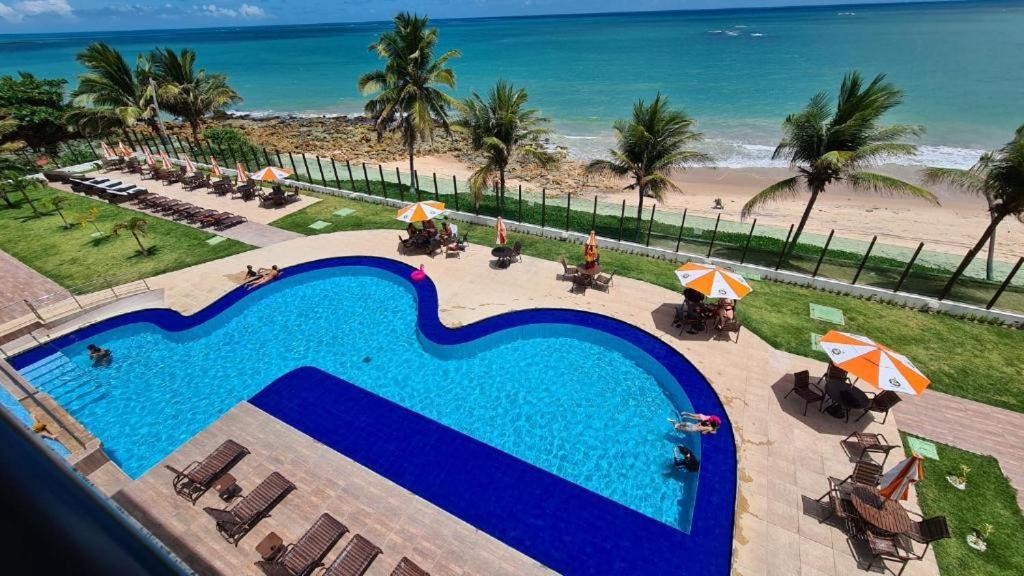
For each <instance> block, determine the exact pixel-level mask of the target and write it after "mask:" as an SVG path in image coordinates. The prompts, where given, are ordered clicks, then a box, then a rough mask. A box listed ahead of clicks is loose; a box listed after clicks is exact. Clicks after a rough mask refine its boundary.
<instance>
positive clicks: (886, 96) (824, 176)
mask: <svg viewBox="0 0 1024 576" xmlns="http://www.w3.org/2000/svg"><path fill="white" fill-rule="evenodd" d="M902 100H903V92H902V91H901V90H899V89H897V88H896V87H895V86H893V85H892V84H890V83H888V82H886V81H885V74H879V75H878V76H875V79H874V80H872V81H871V83H870V84H868V85H867V86H864V82H863V80H862V79H861V76H860V73H859V72H851V73H849V74H847V75H846V76H845V77H843V83H842V86H841V87H840V88H839V98H838V100H837V102H836V107H835V109H834V110H833V109H832V105H831V104H830V103H829V95H828V93H826V92H819V93H817V94H815V95H814V97H813V98H811V101H810V102H809V103H808V104H807V107H806V108H804V109H803V110H802V111H801V112H798V113H796V114H790V115H789V116H787V117H786V120H785V121H784V122H783V123H782V131H783V133H784V135H783V138H782V141H781V142H779V145H778V146H777V147H776V148H775V152H774V153H773V154H772V159H778V158H783V157H787V156H788V157H789V162H790V164H791V165H792V166H794V167H796V170H797V172H798V173H797V175H796V176H793V177H790V178H786V179H785V180H782V181H780V182H776V183H775V184H772V185H771V186H769V187H767V188H765V189H764V190H762V191H760V192H758V193H757V195H755V196H754V197H753V198H751V199H750V200H748V201H747V203H746V204H744V205H743V211H742V213H741V214H742V216H743V217H744V218H745V217H747V216H749V215H750V214H751V213H752V212H754V211H755V210H757V208H759V207H761V206H763V205H765V204H769V203H772V202H778V201H780V200H785V199H789V198H792V197H794V196H796V195H798V194H799V193H800V191H801V189H803V188H806V190H807V191H809V192H810V193H811V199H810V200H808V202H807V206H806V207H805V208H804V213H803V216H801V217H800V223H799V224H798V225H797V227H796V232H795V233H794V235H793V237H792V239H791V240H790V244H789V248H788V250H787V252H792V251H793V247H795V246H796V243H797V241H798V240H799V239H800V235H801V234H802V233H803V231H804V226H806V225H807V219H808V218H809V217H810V215H811V210H812V209H813V208H814V203H815V202H816V201H817V200H818V196H820V195H821V194H822V192H824V191H825V189H826V188H827V187H828V186H829V185H831V184H834V183H837V182H846V183H847V184H849V185H850V186H852V187H853V188H856V189H859V190H866V191H871V192H876V193H882V194H898V195H902V196H914V197H917V198H922V199H924V200H927V201H929V202H932V203H934V204H938V203H939V201H938V199H937V198H935V196H934V195H932V193H931V192H929V191H927V190H925V189H923V188H919V187H917V186H914V185H913V184H909V183H907V182H904V181H902V180H899V179H897V178H892V177H890V176H885V175H883V174H877V173H874V172H866V171H864V168H866V167H868V166H870V165H871V164H872V163H874V162H876V161H879V160H884V159H893V158H896V157H899V156H907V155H913V154H915V153H916V151H917V147H916V146H914V145H913V144H905V143H901V142H900V140H903V139H904V138H907V137H909V136H917V135H919V134H921V133H922V132H923V129H922V128H920V127H918V126H909V125H902V124H894V125H890V126H883V125H881V124H880V123H879V120H880V119H881V117H882V115H884V114H885V113H886V112H888V111H889V110H892V109H893V108H894V107H896V106H897V105H899V104H900V102H901V101H902Z"/></svg>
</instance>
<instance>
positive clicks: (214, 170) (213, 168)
mask: <svg viewBox="0 0 1024 576" xmlns="http://www.w3.org/2000/svg"><path fill="white" fill-rule="evenodd" d="M210 175H211V176H214V177H215V178H220V177H221V176H223V175H224V173H223V172H221V171H220V164H217V159H216V158H214V157H213V156H210Z"/></svg>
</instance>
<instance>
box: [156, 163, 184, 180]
mask: <svg viewBox="0 0 1024 576" xmlns="http://www.w3.org/2000/svg"><path fill="white" fill-rule="evenodd" d="M184 177H185V169H184V168H182V167H178V168H177V169H174V168H171V169H170V170H167V171H166V172H164V174H163V177H162V178H160V179H161V180H163V182H164V184H174V183H175V182H181V179H182V178H184Z"/></svg>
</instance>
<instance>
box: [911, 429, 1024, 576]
mask: <svg viewBox="0 0 1024 576" xmlns="http://www.w3.org/2000/svg"><path fill="white" fill-rule="evenodd" d="M903 440H904V445H905V444H906V435H905V434H904V435H903ZM936 447H937V448H938V453H939V460H929V459H925V461H924V480H922V481H921V482H919V483H918V484H917V494H918V499H919V500H920V503H921V509H922V511H923V512H924V515H925V517H931V516H945V517H946V521H947V522H948V524H949V531H950V534H951V535H952V538H949V539H946V540H942V541H939V542H936V543H935V544H933V545H932V548H933V549H934V550H935V556H936V558H937V559H938V561H939V569H940V571H941V572H942V574H944V575H948V576H954V575H957V576H958V575H961V574H964V575H967V574H970V575H971V576H983V575H988V576H1014V575H1020V574H1024V538H1022V537H1021V534H1024V515H1022V514H1021V510H1020V508H1019V507H1018V506H1017V497H1016V491H1015V490H1014V489H1013V487H1012V486H1010V482H1009V480H1007V479H1006V477H1005V476H1003V472H1002V470H1000V469H999V463H998V462H996V460H995V458H992V457H990V456H980V455H978V454H974V453H972V452H966V451H964V450H959V449H957V448H953V447H952V446H946V445H944V444H936ZM961 464H965V465H967V466H969V467H970V468H971V472H970V473H969V474H968V475H967V489H966V490H963V491H960V490H957V489H956V488H954V487H953V486H952V485H950V483H949V482H947V481H946V476H948V475H951V474H956V473H958V472H959V471H960V465H961ZM986 523H987V524H991V525H992V526H993V527H994V528H995V530H994V532H993V533H992V535H991V536H990V537H989V538H988V550H987V551H985V552H978V551H976V550H974V549H973V548H971V547H970V546H968V545H967V542H966V541H965V540H964V539H965V538H966V537H967V535H968V534H970V533H971V532H973V531H974V529H976V528H980V527H981V526H982V525H983V524H986Z"/></svg>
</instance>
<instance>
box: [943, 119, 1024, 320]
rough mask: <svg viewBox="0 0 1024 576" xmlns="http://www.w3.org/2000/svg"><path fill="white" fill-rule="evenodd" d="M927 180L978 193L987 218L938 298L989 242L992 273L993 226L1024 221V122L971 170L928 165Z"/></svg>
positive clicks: (949, 287) (945, 292) (994, 227)
mask: <svg viewBox="0 0 1024 576" xmlns="http://www.w3.org/2000/svg"><path fill="white" fill-rule="evenodd" d="M924 177H925V180H926V181H930V182H942V183H946V184H950V185H952V186H955V187H957V188H960V189H963V190H968V191H971V192H976V193H980V194H982V195H984V196H985V199H986V200H988V208H989V215H990V217H991V218H990V220H989V224H988V227H986V228H985V231H984V232H983V233H982V235H981V238H979V239H978V242H977V243H975V245H974V246H973V247H971V249H970V250H969V251H968V252H967V255H966V256H964V259H963V260H962V261H961V262H960V265H959V266H958V267H957V269H956V271H954V272H953V275H952V276H950V278H949V280H948V281H947V282H946V285H945V286H944V287H943V288H942V293H941V294H940V295H939V299H940V300H941V299H943V298H945V297H946V296H948V295H949V293H950V291H951V290H952V289H953V286H954V285H956V282H957V280H959V279H960V276H962V275H963V273H964V271H965V270H966V269H967V266H969V265H970V264H971V262H973V261H974V258H975V257H977V255H978V252H980V251H981V249H982V248H983V247H984V246H985V243H986V242H989V250H990V260H989V269H988V271H987V272H988V275H989V276H990V277H991V274H992V270H991V251H992V250H993V248H992V246H993V245H994V243H995V232H996V228H998V227H999V223H1000V222H1002V221H1003V220H1004V219H1005V218H1007V217H1008V216H1014V217H1016V218H1017V219H1018V220H1020V221H1021V222H1024V124H1022V125H1021V126H1020V127H1019V128H1017V131H1016V133H1015V134H1014V137H1013V140H1011V141H1010V142H1008V143H1007V144H1006V145H1005V146H1003V147H1002V148H1000V149H999V150H996V151H995V152H990V153H988V154H985V155H984V156H982V158H981V160H979V161H978V163H977V164H975V165H974V167H972V168H971V169H970V170H954V169H949V168H928V169H926V170H925V171H924Z"/></svg>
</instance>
